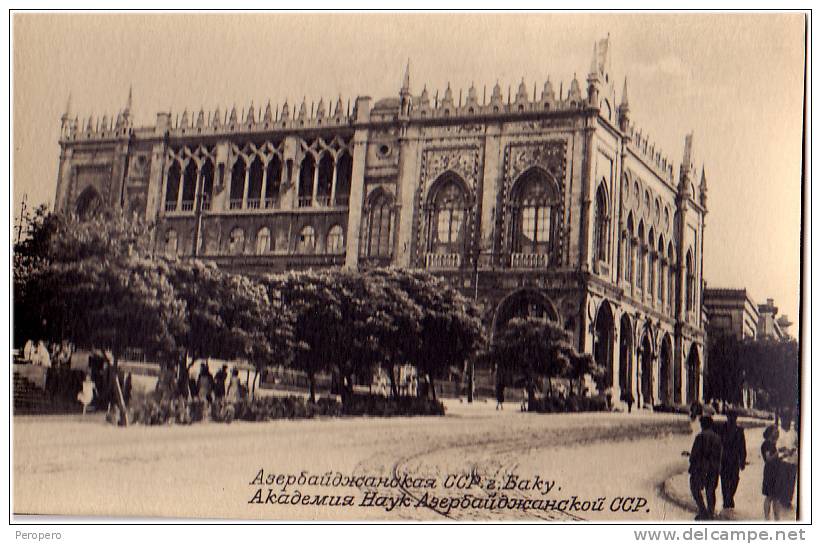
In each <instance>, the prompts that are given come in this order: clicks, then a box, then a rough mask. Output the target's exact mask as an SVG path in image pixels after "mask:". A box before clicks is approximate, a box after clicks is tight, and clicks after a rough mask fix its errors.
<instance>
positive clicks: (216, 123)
mask: <svg viewBox="0 0 821 544" xmlns="http://www.w3.org/2000/svg"><path fill="white" fill-rule="evenodd" d="M220 117H221V116H220V107H219V106H217V109H215V110H214V116H213V117H212V118H211V125H212V126H214V127H218V126H220V122H221V121H222V119H220Z"/></svg>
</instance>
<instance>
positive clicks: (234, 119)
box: [228, 105, 237, 125]
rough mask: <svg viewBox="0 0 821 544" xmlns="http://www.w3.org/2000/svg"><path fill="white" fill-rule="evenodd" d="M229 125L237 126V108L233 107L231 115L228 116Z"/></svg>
mask: <svg viewBox="0 0 821 544" xmlns="http://www.w3.org/2000/svg"><path fill="white" fill-rule="evenodd" d="M228 124H229V125H236V124H237V106H236V105H234V106H231V113H230V114H229V115H228Z"/></svg>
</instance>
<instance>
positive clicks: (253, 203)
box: [245, 198, 261, 210]
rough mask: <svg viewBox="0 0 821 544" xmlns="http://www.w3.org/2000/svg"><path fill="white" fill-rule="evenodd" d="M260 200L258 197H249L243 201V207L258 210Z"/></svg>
mask: <svg viewBox="0 0 821 544" xmlns="http://www.w3.org/2000/svg"><path fill="white" fill-rule="evenodd" d="M260 202H261V201H260V199H259V198H249V199H248V200H246V201H245V207H246V208H247V209H249V210H258V209H259V205H260Z"/></svg>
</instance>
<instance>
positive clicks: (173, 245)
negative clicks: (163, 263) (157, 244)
mask: <svg viewBox="0 0 821 544" xmlns="http://www.w3.org/2000/svg"><path fill="white" fill-rule="evenodd" d="M165 256H166V257H176V256H177V231H175V230H174V229H168V231H167V232H166V233H165Z"/></svg>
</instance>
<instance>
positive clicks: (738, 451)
mask: <svg viewBox="0 0 821 544" xmlns="http://www.w3.org/2000/svg"><path fill="white" fill-rule="evenodd" d="M746 464H747V441H746V439H745V438H744V429H742V428H741V427H739V426H737V425H729V424H727V425H725V426H724V427H723V429H722V433H721V497H722V500H723V502H724V508H735V492H736V490H737V489H738V480H739V471H740V470H741V469H742V468H744V466H745V465H746Z"/></svg>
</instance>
